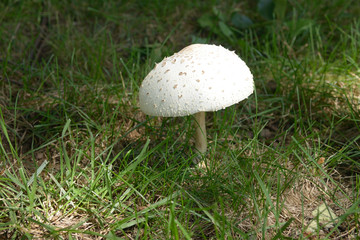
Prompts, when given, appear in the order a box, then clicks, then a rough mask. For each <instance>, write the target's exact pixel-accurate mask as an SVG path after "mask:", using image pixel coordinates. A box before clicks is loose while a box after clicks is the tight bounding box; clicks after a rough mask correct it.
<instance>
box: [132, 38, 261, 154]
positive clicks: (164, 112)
mask: <svg viewBox="0 0 360 240" xmlns="http://www.w3.org/2000/svg"><path fill="white" fill-rule="evenodd" d="M253 91H254V83H253V76H252V74H251V72H250V69H249V68H248V67H247V66H246V64H245V62H244V61H242V60H241V59H240V58H239V57H238V56H237V55H236V54H235V53H234V52H232V51H229V50H227V49H225V48H223V47H222V46H216V45H208V44H193V45H190V46H187V47H185V48H184V49H182V50H181V51H180V52H178V53H175V54H174V55H172V56H170V57H167V58H164V59H163V60H162V61H161V62H160V63H158V64H156V66H155V68H154V69H153V70H152V71H150V73H149V74H148V75H147V76H146V77H145V79H144V81H143V82H142V84H141V87H140V92H139V101H140V108H141V110H142V111H143V112H144V113H146V114H148V115H151V116H163V117H177V116H186V115H191V114H195V119H196V122H197V127H196V137H195V148H196V149H197V150H198V151H199V152H201V153H204V152H205V151H206V147H207V146H206V145H207V144H206V128H205V112H206V111H217V110H220V109H224V108H226V107H228V106H231V105H233V104H235V103H238V102H240V101H241V100H243V99H245V98H247V97H248V96H249V95H250V94H251V93H252V92H253Z"/></svg>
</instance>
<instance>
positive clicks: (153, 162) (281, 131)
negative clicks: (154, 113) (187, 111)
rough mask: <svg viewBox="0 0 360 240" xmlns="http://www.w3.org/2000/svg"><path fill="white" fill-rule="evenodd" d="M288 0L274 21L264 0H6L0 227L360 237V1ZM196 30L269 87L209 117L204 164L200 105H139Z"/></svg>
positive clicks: (12, 230) (40, 234)
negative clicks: (145, 109) (148, 80)
mask: <svg viewBox="0 0 360 240" xmlns="http://www.w3.org/2000/svg"><path fill="white" fill-rule="evenodd" d="M280 2H281V1H278V2H277V5H276V7H275V13H276V16H275V18H274V19H266V15H264V13H263V12H262V11H257V9H256V4H254V3H253V2H252V1H244V2H240V3H237V2H236V1H222V2H221V3H220V2H218V1H209V2H206V3H201V2H194V1H182V2H181V3H178V2H175V1H162V0H158V1H124V2H121V1H120V2H118V1H71V2H68V3H64V2H53V1H40V2H39V1H37V2H36V1H5V2H2V3H0V20H1V22H2V24H1V26H0V36H1V37H0V78H1V81H0V92H1V94H0V128H1V132H0V185H1V188H0V209H1V211H0V238H2V239H8V238H14V239H32V238H42V239H48V238H51V239H74V238H78V239H102V238H108V239H292V238H293V239H356V238H359V231H358V229H359V228H360V226H359V225H360V221H359V213H360V209H359V207H358V206H359V203H360V198H359V189H360V180H359V171H360V165H359V159H360V158H359V156H360V149H359V144H360V137H359V136H360V127H359V119H360V117H359V113H360V112H359V100H360V95H359V79H360V61H359V56H360V30H359V29H360V26H359V25H360V20H359V18H358V16H359V12H360V6H359V4H358V3H357V1H355V0H353V1H344V0H334V1H331V2H326V3H325V2H324V3H317V2H316V4H315V2H313V1H307V0H302V1H290V0H289V1H283V2H282V3H281V4H280ZM285 2H286V3H287V4H286V5H284V4H285ZM281 6H285V8H282V7H281ZM282 9H284V10H282ZM170 13H171V14H170ZM239 14H240V15H239ZM234 16H236V17H234ZM243 16H247V17H248V18H249V19H251V20H252V22H253V24H252V25H251V26H245V27H239V26H240V25H239V22H237V21H240V20H239V17H241V19H243ZM240 23H243V22H240ZM247 23H248V22H247ZM194 42H206V43H215V44H221V45H223V46H225V47H227V48H229V49H232V50H235V51H236V52H237V53H238V54H239V56H241V57H242V58H243V59H244V60H245V61H246V62H247V64H248V66H249V67H250V69H251V71H252V73H253V75H254V80H255V85H256V91H255V92H254V94H253V95H252V96H251V97H249V99H247V100H245V101H243V102H241V103H239V104H236V105H235V106H232V107H229V108H227V109H224V110H221V111H218V112H215V113H209V114H207V128H208V129H207V130H208V141H209V144H208V146H209V150H208V152H207V154H206V167H205V168H203V169H200V168H198V167H196V166H195V165H194V163H193V162H194V159H196V158H197V155H196V153H194V152H193V143H194V142H193V141H194V140H193V138H192V136H193V134H194V127H193V121H194V120H193V118H192V117H191V116H189V117H185V118H160V117H149V116H145V115H144V114H143V113H142V112H141V110H140V109H139V107H138V89H139V86H140V84H141V81H142V79H144V77H145V76H146V74H147V73H148V72H149V71H150V70H151V68H152V67H153V66H154V64H155V63H156V62H159V61H160V60H161V59H162V58H163V57H165V56H168V55H171V54H172V53H174V52H176V51H178V50H180V49H181V48H182V47H184V46H186V45H189V44H191V43H194ZM323 203H325V204H326V206H327V207H328V208H330V209H332V211H334V213H335V214H336V216H337V218H336V219H334V220H333V224H332V226H331V227H330V228H326V227H324V223H322V222H321V221H320V220H319V219H320V218H319V216H314V215H313V214H312V212H313V211H314V210H316V209H317V207H319V206H320V205H321V204H323ZM312 221H317V222H319V223H320V225H323V226H320V227H318V228H316V229H315V230H314V231H310V230H309V225H310V223H311V222H312Z"/></svg>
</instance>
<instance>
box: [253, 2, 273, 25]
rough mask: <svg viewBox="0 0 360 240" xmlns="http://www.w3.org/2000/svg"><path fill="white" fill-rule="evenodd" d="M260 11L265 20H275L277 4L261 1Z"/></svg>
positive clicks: (258, 6) (259, 4)
mask: <svg viewBox="0 0 360 240" xmlns="http://www.w3.org/2000/svg"><path fill="white" fill-rule="evenodd" d="M257 8H258V11H259V13H260V15H261V16H262V17H263V18H266V19H269V20H270V19H273V17H274V9H275V3H274V1H273V0H259V2H258V5H257Z"/></svg>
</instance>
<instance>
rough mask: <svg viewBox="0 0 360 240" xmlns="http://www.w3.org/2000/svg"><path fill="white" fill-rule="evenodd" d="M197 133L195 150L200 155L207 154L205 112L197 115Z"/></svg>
mask: <svg viewBox="0 0 360 240" xmlns="http://www.w3.org/2000/svg"><path fill="white" fill-rule="evenodd" d="M195 120H196V132H195V148H196V150H198V151H199V152H200V153H205V152H206V147H207V141H206V126H205V112H198V113H195Z"/></svg>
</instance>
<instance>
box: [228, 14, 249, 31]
mask: <svg viewBox="0 0 360 240" xmlns="http://www.w3.org/2000/svg"><path fill="white" fill-rule="evenodd" d="M231 24H232V25H233V26H234V27H236V28H237V29H246V28H249V27H250V26H251V25H253V21H251V19H250V18H248V17H247V16H245V15H243V14H241V13H238V12H236V13H234V14H233V15H232V17H231Z"/></svg>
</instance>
